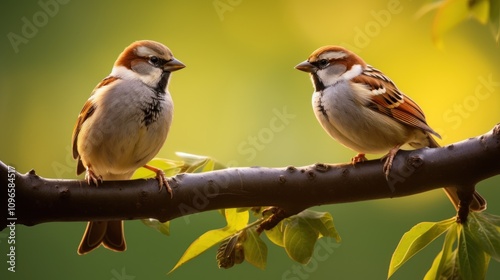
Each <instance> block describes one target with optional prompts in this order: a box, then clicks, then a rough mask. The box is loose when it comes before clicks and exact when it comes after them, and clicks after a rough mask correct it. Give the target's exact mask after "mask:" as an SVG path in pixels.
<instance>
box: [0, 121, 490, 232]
mask: <svg viewBox="0 0 500 280" xmlns="http://www.w3.org/2000/svg"><path fill="white" fill-rule="evenodd" d="M499 159H500V124H498V125H496V126H495V127H494V128H493V130H491V131H490V132H488V133H486V134H484V135H482V136H479V137H476V138H471V139H468V140H465V141H462V142H459V143H455V144H452V145H449V146H446V147H442V148H436V149H420V150H416V151H400V152H398V154H397V156H396V157H395V159H394V164H393V166H392V171H391V176H390V178H389V180H386V178H385V176H384V173H383V172H382V165H383V162H382V161H380V160H372V161H367V162H363V163H359V164H356V166H353V165H351V164H336V165H327V164H315V165H311V166H305V167H291V166H290V167H285V168H265V167H251V168H230V169H224V170H218V171H213V172H206V173H197V174H179V175H177V176H175V177H172V178H170V179H169V184H170V186H171V187H172V188H173V191H174V196H173V199H171V198H170V195H169V194H168V193H167V191H166V190H165V189H163V190H161V191H160V192H159V191H158V184H157V181H156V180H155V179H148V180H144V179H141V180H132V181H106V182H103V183H102V184H100V185H99V186H98V187H96V186H88V185H87V183H86V182H84V181H79V180H59V179H45V178H42V177H40V176H38V175H36V174H35V171H33V170H32V171H30V172H28V173H27V174H24V175H22V174H19V173H18V172H17V171H13V170H12V168H11V167H8V166H6V165H5V164H3V163H2V162H0V182H2V187H3V188H7V191H5V190H4V191H3V192H2V193H4V200H2V201H6V202H7V203H5V204H7V205H6V207H7V208H9V209H8V210H9V211H10V212H9V211H5V210H2V211H1V212H2V213H3V214H2V215H3V216H4V218H3V219H2V220H1V222H0V223H1V224H0V229H3V228H5V227H6V226H7V224H8V223H9V222H10V221H11V220H13V219H14V218H15V219H16V220H15V222H16V224H24V225H28V226H32V225H36V224H40V223H45V222H56V221H88V220H127V219H143V218H155V219H158V220H160V221H167V220H172V219H174V218H178V217H181V216H184V215H189V214H192V213H196V212H203V211H209V210H214V209H221V208H233V207H250V206H278V207H280V208H281V209H284V211H285V212H287V213H289V214H294V213H297V212H299V211H302V210H304V209H306V208H309V207H311V206H315V205H323V204H335V203H346V202H355V201H363V200H372V199H380V198H393V197H402V196H408V195H414V194H418V193H422V192H426V191H429V190H433V189H437V188H442V187H446V186H456V187H457V188H459V190H460V191H461V192H463V193H472V190H471V188H474V186H475V185H476V184H477V183H478V182H480V181H482V180H484V179H486V178H489V177H492V176H495V175H498V174H500V160H499ZM9 170H10V171H9ZM12 174H15V175H12ZM9 179H10V181H9ZM4 182H7V184H5V183H4ZM9 183H10V184H9ZM14 185H15V187H13V186H14ZM13 194H14V195H15V197H13ZM9 195H10V201H9V200H8V199H9Z"/></svg>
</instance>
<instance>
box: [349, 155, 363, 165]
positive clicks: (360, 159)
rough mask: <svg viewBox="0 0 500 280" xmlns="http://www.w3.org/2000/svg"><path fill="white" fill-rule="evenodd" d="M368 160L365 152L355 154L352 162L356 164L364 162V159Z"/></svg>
mask: <svg viewBox="0 0 500 280" xmlns="http://www.w3.org/2000/svg"><path fill="white" fill-rule="evenodd" d="M366 160H367V159H366V157H365V154H362V153H359V154H357V155H356V156H354V157H353V158H351V163H352V164H356V163H359V162H363V161H366Z"/></svg>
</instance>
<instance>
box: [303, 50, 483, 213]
mask: <svg viewBox="0 0 500 280" xmlns="http://www.w3.org/2000/svg"><path fill="white" fill-rule="evenodd" d="M295 68H296V69H298V70H301V71H304V72H308V73H310V75H311V78H312V82H313V86H314V94H313V98H312V103H313V109H314V114H315V115H316V118H317V119H318V121H319V123H320V124H321V126H322V127H323V129H325V131H326V132H327V133H328V134H329V135H330V136H331V137H333V138H334V139H335V140H337V141H339V142H340V143H341V144H342V145H344V146H346V147H348V148H350V149H352V150H354V151H356V152H358V155H356V156H355V157H354V158H352V163H353V164H354V163H357V162H361V161H364V160H366V157H365V154H367V153H370V154H378V153H386V152H387V151H389V152H388V154H387V156H386V157H387V160H386V163H385V165H384V171H385V174H386V176H388V175H389V172H390V167H391V165H392V161H393V159H394V156H395V155H396V153H397V151H398V150H399V149H400V148H403V149H419V148H423V147H431V148H433V147H439V145H438V143H437V142H436V141H435V140H434V139H433V138H432V136H431V134H432V135H434V136H436V137H439V138H440V136H439V134H438V133H437V132H435V131H434V130H433V129H432V128H430V127H429V125H428V124H427V122H426V120H425V116H424V113H423V112H422V109H420V107H419V106H418V105H417V104H416V103H415V102H414V101H413V100H411V99H410V98H409V97H408V96H406V95H405V94H403V93H402V92H401V91H399V89H398V88H397V87H396V85H395V84H394V83H393V82H392V81H391V79H389V78H388V77H387V76H385V75H384V74H383V73H382V72H380V71H379V70H377V69H375V68H373V67H372V66H370V65H368V64H366V63H365V62H364V61H363V59H362V58H361V57H359V56H357V55H356V54H354V53H353V52H351V51H348V50H346V49H344V48H342V47H338V46H324V47H321V48H319V49H317V50H315V51H314V52H313V53H312V54H311V55H310V56H309V58H308V59H307V60H306V61H304V62H302V63H300V64H298V65H297V66H296V67H295ZM444 190H445V192H446V193H447V195H448V196H449V198H450V200H451V201H452V202H453V204H454V206H455V208H457V209H458V204H459V202H460V200H459V198H458V194H457V190H456V188H453V187H449V188H444ZM470 209H471V210H474V211H481V210H484V209H486V201H485V200H484V199H483V198H482V197H481V196H480V195H479V194H478V193H477V192H476V193H474V199H473V201H472V202H471V205H470Z"/></svg>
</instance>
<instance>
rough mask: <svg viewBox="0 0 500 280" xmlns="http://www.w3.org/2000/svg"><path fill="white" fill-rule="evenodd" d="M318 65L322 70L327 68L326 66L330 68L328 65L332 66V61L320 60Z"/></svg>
mask: <svg viewBox="0 0 500 280" xmlns="http://www.w3.org/2000/svg"><path fill="white" fill-rule="evenodd" d="M317 63H318V66H319V67H320V68H325V67H326V66H328V64H330V61H329V60H328V59H321V60H318V62H317Z"/></svg>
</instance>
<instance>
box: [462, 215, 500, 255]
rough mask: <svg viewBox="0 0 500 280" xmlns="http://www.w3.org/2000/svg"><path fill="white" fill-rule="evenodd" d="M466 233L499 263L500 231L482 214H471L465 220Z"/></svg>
mask: <svg viewBox="0 0 500 280" xmlns="http://www.w3.org/2000/svg"><path fill="white" fill-rule="evenodd" d="M467 232H468V234H470V236H471V237H472V238H473V239H474V240H475V242H476V243H477V244H478V245H479V247H480V248H481V249H482V250H483V251H484V252H486V253H487V254H488V255H490V256H491V257H492V258H493V259H494V260H496V261H500V231H499V228H497V227H496V226H495V224H492V223H491V222H490V221H489V220H488V219H487V218H484V215H483V214H482V213H471V214H470V215H469V218H468V219H467Z"/></svg>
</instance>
